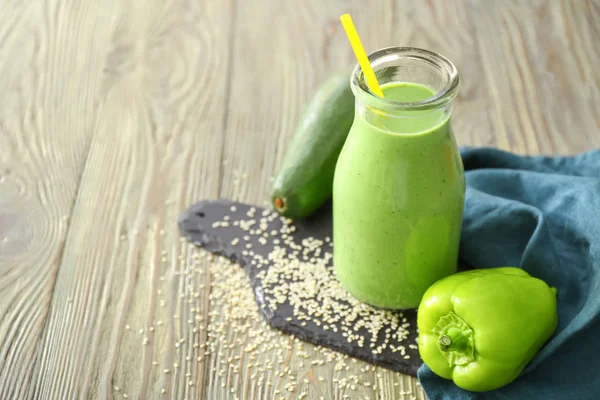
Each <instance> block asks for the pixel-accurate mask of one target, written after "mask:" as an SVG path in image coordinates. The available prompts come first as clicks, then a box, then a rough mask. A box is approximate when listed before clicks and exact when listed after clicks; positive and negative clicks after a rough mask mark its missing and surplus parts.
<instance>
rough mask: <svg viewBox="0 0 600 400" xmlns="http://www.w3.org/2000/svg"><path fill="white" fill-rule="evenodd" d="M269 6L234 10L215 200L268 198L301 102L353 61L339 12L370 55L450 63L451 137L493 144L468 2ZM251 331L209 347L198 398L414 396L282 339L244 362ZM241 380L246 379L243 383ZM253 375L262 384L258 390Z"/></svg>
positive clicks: (379, 375)
mask: <svg viewBox="0 0 600 400" xmlns="http://www.w3.org/2000/svg"><path fill="white" fill-rule="evenodd" d="M269 4H270V3H269V2H268V1H255V2H251V3H250V2H238V4H237V10H236V13H237V15H238V18H236V20H235V21H236V24H235V26H236V29H235V33H234V40H235V45H234V46H235V47H234V52H235V54H236V61H235V63H234V65H233V76H232V89H231V103H230V109H229V112H228V118H227V130H226V135H227V140H226V142H225V158H226V160H227V165H226V166H225V174H224V177H223V178H224V181H223V188H222V192H221V195H222V197H227V198H234V199H238V200H241V201H245V202H249V203H255V204H262V203H264V202H265V201H266V200H267V198H268V193H269V185H270V179H269V178H270V177H271V176H272V175H273V174H274V172H275V171H276V168H277V167H278V165H279V163H280V162H281V158H282V156H283V153H284V151H285V146H286V144H287V143H288V142H289V140H290V139H291V136H292V133H293V129H294V125H295V123H296V119H297V118H298V117H299V115H300V112H301V111H302V108H303V106H304V103H305V102H306V101H307V100H308V98H309V96H310V95H311V94H312V92H313V91H314V90H315V88H316V87H317V86H318V84H319V83H320V82H321V81H322V80H323V79H325V77H326V76H328V75H329V73H331V72H332V71H334V70H337V69H339V68H342V67H344V66H346V65H351V64H353V63H354V56H353V53H352V50H351V49H350V47H349V45H348V43H347V39H346V36H345V34H344V32H343V30H342V28H341V25H340V23H339V15H341V14H342V13H344V12H350V13H351V14H352V15H353V16H354V20H355V23H356V25H357V28H358V31H359V32H360V34H361V36H362V38H363V42H364V43H365V45H366V46H367V48H368V49H370V50H371V51H372V50H374V49H377V48H381V47H386V46H394V45H413V46H418V47H425V48H429V49H433V50H435V51H439V52H441V53H443V54H445V55H447V56H448V57H449V58H450V59H451V60H453V61H454V62H455V63H456V64H457V66H458V68H459V69H460V70H461V73H463V74H464V76H465V78H466V79H465V80H464V81H463V82H464V83H463V88H462V91H461V95H460V97H459V98H458V99H457V104H456V114H455V121H456V122H455V129H456V131H457V137H458V138H459V140H460V141H461V142H462V143H463V144H465V143H468V144H477V145H493V144H495V142H496V139H495V136H494V135H493V131H492V129H491V125H490V121H489V120H488V116H487V109H486V104H487V93H486V91H485V88H484V87H483V86H481V85H479V83H480V82H481V80H482V79H483V71H482V70H481V68H480V66H479V65H478V64H477V63H473V60H474V59H476V58H477V57H478V53H477V47H476V45H475V42H474V40H475V39H474V38H473V37H472V35H471V34H470V33H471V32H470V30H469V29H470V28H473V27H472V25H471V21H470V20H469V15H468V14H469V10H468V3H467V2H463V1H453V2H447V1H434V2H427V3H416V2H412V1H408V0H407V1H387V2H384V1H381V2H375V1H374V2H371V3H369V4H368V5H365V4H364V2H359V1H353V2H346V1H336V2H328V3H326V5H325V4H324V3H323V2H320V1H307V2H298V3H296V4H295V6H294V8H293V12H289V9H288V8H280V7H270V6H269ZM241 16H243V17H241ZM257 23H258V24H259V25H258V26H257ZM465 27H466V28H467V29H466V30H465ZM226 293H228V294H229V295H223V296H221V297H220V298H215V299H213V301H212V303H211V310H214V309H227V308H228V307H230V306H231V303H230V298H231V297H232V294H233V291H230V292H226ZM211 323H212V324H215V325H222V326H226V325H227V324H228V323H229V324H231V321H228V320H227V315H226V313H225V312H221V313H216V314H215V315H214V318H213V319H212V320H211ZM250 326H251V328H250V329H248V332H246V334H242V333H240V332H239V331H237V330H235V329H232V330H230V331H227V337H226V338H225V339H224V340H222V342H220V343H217V345H216V346H215V348H214V350H211V354H210V355H209V356H208V360H207V363H208V365H207V369H206V374H205V379H204V380H205V383H204V386H205V387H206V388H208V392H207V395H208V397H207V398H211V399H212V398H230V397H228V396H230V395H231V390H234V391H235V395H236V396H239V398H240V399H246V398H255V399H272V398H279V396H281V397H285V398H293V397H294V396H299V395H300V394H301V393H306V395H307V396H308V398H315V399H316V398H319V397H320V396H324V397H325V398H334V399H342V398H345V397H344V396H350V398H366V397H371V398H381V399H398V398H411V396H416V397H418V398H423V394H422V392H421V391H420V389H419V388H418V387H417V386H416V380H415V379H413V378H410V377H407V376H401V375H400V374H395V373H392V372H390V371H387V370H384V369H381V368H372V367H369V366H368V365H367V364H365V363H363V362H356V363H355V362H353V361H351V360H348V359H346V360H344V359H340V360H335V358H334V361H331V362H327V363H325V364H324V365H322V366H321V365H311V361H312V360H320V359H326V358H327V357H326V356H324V355H323V354H322V352H321V351H320V350H318V349H316V348H315V346H312V345H309V344H303V343H301V342H299V341H297V340H294V341H291V342H283V343H281V342H280V340H282V339H280V338H279V337H278V336H274V337H273V338H272V339H270V340H269V342H270V343H271V342H272V343H275V344H273V345H272V346H271V347H270V348H269V347H268V346H267V347H265V346H262V347H261V351H260V352H259V354H256V355H255V358H249V357H248V356H246V357H244V354H243V352H240V351H239V349H238V347H239V346H236V345H235V344H236V341H237V340H240V336H241V341H242V343H245V342H247V341H250V342H252V343H254V342H255V341H254V340H253V339H252V337H255V336H260V335H263V336H266V337H270V335H272V333H271V332H270V331H269V330H268V329H266V328H263V327H261V325H260V324H259V323H258V321H254V320H251V321H250ZM305 355H308V358H307V359H304V357H303V356H305ZM236 357H238V359H237V363H236V364H235V368H234V369H233V370H232V369H225V370H223V369H222V368H221V362H222V360H229V359H232V358H233V359H234V360H236ZM331 357H333V356H331ZM331 357H330V358H331ZM273 360H281V361H282V362H278V361H275V365H274V367H273V368H272V369H268V370H266V371H261V369H260V368H257V366H261V365H265V364H266V363H268V362H270V361H273ZM354 361H355V360H354ZM234 362H235V361H234ZM336 367H337V369H336ZM236 371H239V373H238V372H236ZM248 376H250V377H252V376H254V377H255V378H254V379H250V382H248V381H249V378H248ZM256 377H259V379H263V380H264V382H269V383H270V385H267V384H263V385H257V384H256V379H257V378H256ZM319 377H321V378H322V379H323V380H324V381H321V380H319ZM305 379H306V381H305ZM365 382H366V383H367V385H368V386H367V385H365ZM294 383H296V384H294ZM232 385H233V387H232ZM286 387H288V388H289V387H293V388H295V389H294V392H289V391H286ZM374 387H375V388H376V390H373V388H374ZM278 391H279V392H278Z"/></svg>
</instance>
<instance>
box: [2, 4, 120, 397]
mask: <svg viewBox="0 0 600 400" xmlns="http://www.w3.org/2000/svg"><path fill="white" fill-rule="evenodd" d="M102 12H103V10H102V9H101V8H100V7H98V6H97V5H94V4H87V5H85V6H82V7H72V6H68V5H67V4H65V3H64V2H59V1H48V2H24V3H23V2H2V3H1V4H0V21H1V22H0V60H1V61H0V298H1V299H2V300H1V301H0V398H2V399H10V398H25V395H26V393H27V392H28V391H29V390H30V389H31V388H32V380H31V379H32V371H33V369H34V364H35V362H36V358H37V354H38V352H39V351H40V350H41V348H42V346H43V345H42V344H41V342H40V337H41V336H42V332H43V329H44V326H45V322H46V317H47V314H48V311H49V304H50V301H51V296H52V293H53V288H54V283H55V278H56V274H57V271H58V269H59V265H60V264H61V262H62V260H63V255H64V254H63V249H64V243H65V239H66V237H67V232H68V229H69V226H70V222H71V220H70V219H69V215H70V214H71V210H72V206H73V203H74V200H75V198H76V193H77V188H78V185H79V183H80V180H81V174H82V171H83V166H84V163H85V160H86V157H87V152H88V148H89V145H90V141H91V139H92V130H91V128H92V125H93V122H94V119H93V117H94V110H95V108H96V106H97V103H96V94H97V91H98V88H99V86H100V81H101V78H102V67H101V65H100V63H99V59H98V52H100V53H102V49H103V48H104V46H105V44H106V43H107V42H108V40H107V37H106V36H105V35H104V33H103V32H96V29H95V24H96V23H98V20H99V19H100V18H101V15H102ZM83 22H85V23H83Z"/></svg>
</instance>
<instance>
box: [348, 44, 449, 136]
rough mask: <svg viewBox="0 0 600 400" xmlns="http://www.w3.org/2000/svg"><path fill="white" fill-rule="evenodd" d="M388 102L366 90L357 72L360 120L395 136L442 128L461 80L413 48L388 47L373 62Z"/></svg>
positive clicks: (436, 58) (443, 62)
mask: <svg viewBox="0 0 600 400" xmlns="http://www.w3.org/2000/svg"><path fill="white" fill-rule="evenodd" d="M369 60H370V62H371V65H372V67H373V69H374V70H375V74H376V75H377V80H378V81H379V84H380V86H381V88H382V90H383V93H384V97H383V98H381V97H379V96H377V95H376V94H374V93H373V92H372V91H371V90H370V89H369V87H368V86H367V84H366V82H365V78H364V74H363V72H362V70H361V68H360V66H358V65H357V66H356V67H355V69H354V71H353V74H352V78H351V87H352V91H353V92H354V95H355V97H356V116H357V118H361V119H362V120H364V121H366V122H367V123H369V124H370V125H373V126H375V127H378V128H380V129H385V130H389V131H392V132H396V133H407V134H410V133H417V132H421V131H422V130H423V129H426V128H430V127H432V126H438V125H440V124H442V123H444V122H445V121H446V120H448V118H449V117H450V115H451V114H452V104H453V101H454V99H455V97H456V95H457V93H458V86H459V78H458V73H457V71H456V68H455V67H454V65H453V64H452V63H451V62H450V61H448V60H447V59H446V58H445V57H443V56H441V55H439V54H437V53H433V52H431V51H428V50H423V49H417V48H413V47H390V48H385V49H382V50H379V51H377V52H375V53H373V54H371V55H370V56H369Z"/></svg>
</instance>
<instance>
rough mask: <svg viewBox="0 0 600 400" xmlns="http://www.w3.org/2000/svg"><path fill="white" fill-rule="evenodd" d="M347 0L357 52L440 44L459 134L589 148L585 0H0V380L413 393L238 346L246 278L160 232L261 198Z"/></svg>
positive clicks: (594, 137) (331, 49)
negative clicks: (451, 66) (206, 202)
mask: <svg viewBox="0 0 600 400" xmlns="http://www.w3.org/2000/svg"><path fill="white" fill-rule="evenodd" d="M324 4H326V5H324ZM343 12H350V13H351V14H352V15H353V17H354V20H355V23H356V24H357V28H358V30H359V32H360V34H361V36H362V38H363V42H364V43H365V46H366V47H367V49H369V50H374V49H377V48H380V47H384V46H391V45H414V46H420V47H426V48H429V49H432V50H435V51H439V52H441V53H443V54H445V55H446V56H448V57H449V58H450V59H451V60H453V61H454V62H455V64H456V65H457V67H458V68H459V70H460V73H461V78H462V88H461V92H460V95H459V97H458V100H457V103H456V108H455V118H454V128H455V132H456V135H457V139H458V141H459V142H460V144H462V145H488V146H496V147H499V148H502V149H510V150H513V151H516V152H519V153H534V154H535V153H546V154H551V153H559V154H568V153H575V152H580V151H584V150H587V149H590V148H593V147H598V146H600V70H599V69H598V68H597V66H598V65H600V2H598V1H586V0H570V1H567V0H556V1H555V0H545V1H542V0H536V1H525V0H510V1H508V0H506V1H486V0H452V1H447V0H437V1H435V0H428V1H425V0H423V1H412V0H402V1H400V0H398V1H394V0H389V1H384V0H381V1H376V0H373V1H368V2H365V1H358V0H353V1H342V0H336V1H328V2H322V1H318V0H306V1H300V0H296V1H285V2H274V1H271V0H255V1H252V2H249V1H241V0H206V1H189V0H173V1H169V2H164V1H159V0H149V1H144V2H123V1H118V0H108V1H102V2H85V1H69V2H65V1H58V0H46V1H41V0H40V1H23V2H17V1H5V2H1V3H0V398H2V399H13V398H14V399H24V398H38V399H54V398H101V399H104V398H125V395H127V397H128V398H131V399H134V398H139V399H144V398H148V399H149V398H160V397H161V396H163V397H164V398H177V399H183V398H186V399H192V398H204V399H217V398H222V399H229V398H236V397H237V398H240V399H273V398H279V397H284V398H296V397H300V394H301V393H302V392H306V393H307V398H319V397H320V396H323V397H324V398H335V399H341V398H344V396H345V395H346V396H350V397H351V398H367V397H369V398H373V399H374V398H378V399H400V398H411V397H412V396H416V397H417V398H422V393H421V392H420V391H419V388H418V386H416V384H415V380H414V379H412V378H409V377H403V376H399V375H397V374H395V373H391V372H388V371H385V370H381V369H371V368H369V369H368V370H367V369H366V368H365V367H366V364H364V363H362V362H356V363H353V362H351V361H350V360H346V366H347V368H346V366H345V367H343V368H341V370H340V368H338V370H336V368H335V365H336V363H335V362H331V363H325V364H324V365H311V363H310V362H308V361H310V360H315V359H322V358H324V357H323V355H322V353H321V352H319V351H318V350H316V349H315V348H314V347H313V346H311V345H308V344H302V343H298V342H294V341H291V340H289V339H288V338H285V337H279V336H276V340H275V339H274V340H273V343H274V344H273V345H272V346H270V348H269V349H266V350H265V351H261V352H260V354H257V355H256V356H255V357H254V356H244V354H246V353H244V352H243V349H244V347H245V345H246V344H249V343H256V340H257V337H259V338H260V337H271V336H269V335H272V333H269V330H268V329H267V328H264V327H262V326H261V324H260V322H259V320H258V319H257V318H253V317H252V316H249V317H247V320H244V318H242V317H243V315H239V308H240V307H239V306H238V304H242V303H243V300H244V299H243V298H241V297H244V296H246V297H247V296H250V293H249V292H247V291H244V285H245V281H244V280H243V276H239V275H235V274H233V275H235V276H232V277H231V278H229V279H225V278H223V276H222V274H221V275H219V274H215V273H213V272H214V271H218V270H217V269H215V268H230V267H231V266H227V265H219V264H216V263H215V262H214V261H211V258H207V257H205V255H204V254H202V253H200V252H197V251H192V250H191V249H190V248H189V247H188V246H187V245H186V244H185V243H182V242H181V241H180V240H179V236H178V232H177V227H176V219H177V216H178V214H179V213H180V212H181V211H182V210H183V209H184V208H185V207H187V206H188V205H190V204H191V203H193V202H194V201H195V200H199V199H202V198H217V197H229V198H236V199H239V200H243V201H245V202H251V203H258V204H260V203H262V202H263V201H264V200H265V199H266V197H267V194H268V188H269V180H270V177H271V176H272V174H273V173H274V171H275V170H276V168H277V166H278V165H279V163H280V161H281V158H282V156H283V153H284V151H285V146H286V144H287V143H288V142H289V139H290V138H291V134H292V131H293V128H294V125H295V122H296V119H297V118H298V116H299V114H300V112H301V110H302V107H303V104H304V103H305V101H306V100H307V99H308V98H309V96H310V95H311V92H312V91H313V90H314V89H315V88H316V86H317V85H318V84H319V82H320V81H321V80H322V79H324V78H325V77H326V76H327V75H328V74H329V73H330V72H332V71H334V70H337V69H338V68H341V67H344V66H346V65H349V64H351V63H353V55H352V52H351V50H350V48H349V46H348V44H347V41H346V38H345V35H344V33H343V31H342V29H341V26H340V24H339V22H338V17H339V15H340V14H342V13H343ZM211 262H212V263H213V264H212V265H213V268H212V269H211V268H210V265H211ZM211 271H212V272H211ZM228 271H229V270H228ZM231 271H235V269H231ZM236 307H237V308H236ZM236 310H238V311H236ZM244 311H248V310H244ZM236 313H237V314H236ZM248 313H249V314H252V312H251V310H250V311H248ZM232 319H233V320H235V321H236V322H235V323H232V322H231V321H232ZM243 321H245V322H243ZM207 341H208V342H209V344H210V345H209V346H208V347H209V349H207V348H206V347H204V346H203V344H204V343H206V342H207ZM263 345H264V343H263ZM253 357H254V359H252V358H253ZM278 357H283V359H284V361H283V362H282V363H281V364H280V363H277V362H275V364H274V367H273V368H272V369H264V370H262V371H261V370H260V369H259V368H261V367H258V366H262V365H265V363H266V362H267V361H268V360H277V358H278ZM305 357H308V358H305ZM228 361H230V362H231V363H232V367H227V366H224V365H225V364H224V363H227V362H228ZM174 364H177V368H175V367H174ZM286 367H287V369H286ZM166 369H169V372H168V373H166V372H165V370H166ZM280 375H281V376H280ZM319 377H321V378H323V380H324V381H322V380H319V379H318V378H319ZM349 377H356V378H357V379H359V381H360V383H359V384H356V385H355V386H356V387H355V389H354V390H352V389H351V388H350V387H343V386H344V385H340V384H339V381H340V380H344V379H348V378H349ZM304 379H306V381H304ZM294 380H295V381H297V382H298V385H297V387H296V389H295V391H294V392H289V391H286V390H285V387H286V385H287V384H289V383H290V381H294ZM334 380H335V382H334ZM305 382H307V383H305ZM365 382H368V385H369V386H366V385H365V384H364V383H365ZM373 386H377V390H375V391H374V390H373ZM117 388H118V390H117ZM163 391H164V392H165V393H164V394H163V393H162V392H163ZM278 391H280V392H278ZM407 392H410V393H408V394H407ZM402 393H404V394H402Z"/></svg>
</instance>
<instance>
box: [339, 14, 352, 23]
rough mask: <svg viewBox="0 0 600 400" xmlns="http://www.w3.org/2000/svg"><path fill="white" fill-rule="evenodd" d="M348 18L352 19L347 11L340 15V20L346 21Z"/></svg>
mask: <svg viewBox="0 0 600 400" xmlns="http://www.w3.org/2000/svg"><path fill="white" fill-rule="evenodd" d="M349 19H352V18H351V17H350V14H348V13H345V14H342V15H340V21H342V22H343V21H347V20H349Z"/></svg>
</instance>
